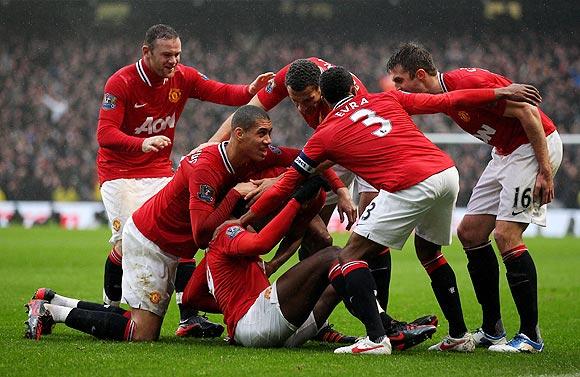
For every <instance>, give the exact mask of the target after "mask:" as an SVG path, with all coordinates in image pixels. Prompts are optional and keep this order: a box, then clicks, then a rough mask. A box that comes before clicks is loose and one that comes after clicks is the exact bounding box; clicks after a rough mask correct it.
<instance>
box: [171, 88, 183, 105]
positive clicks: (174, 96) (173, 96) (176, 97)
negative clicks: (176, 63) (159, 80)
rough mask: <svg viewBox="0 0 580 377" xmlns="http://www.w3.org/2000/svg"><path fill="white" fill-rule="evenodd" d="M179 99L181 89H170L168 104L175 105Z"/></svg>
mask: <svg viewBox="0 0 580 377" xmlns="http://www.w3.org/2000/svg"><path fill="white" fill-rule="evenodd" d="M180 98H181V89H178V88H171V90H170V91H169V102H173V103H176V102H177V101H179V99H180Z"/></svg>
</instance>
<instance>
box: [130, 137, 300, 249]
mask: <svg viewBox="0 0 580 377" xmlns="http://www.w3.org/2000/svg"><path fill="white" fill-rule="evenodd" d="M227 143H228V142H227V141H226V142H223V143H220V144H218V145H211V146H208V147H205V148H203V149H202V150H200V151H197V152H196V153H192V154H189V155H187V156H185V157H184V158H182V160H181V162H180V164H179V167H178V169H177V171H176V172H175V175H174V176H173V178H172V180H171V181H169V183H168V184H167V185H166V186H165V187H164V188H163V189H161V190H160V191H159V192H158V193H157V194H155V195H154V196H153V197H152V198H150V199H149V200H148V201H147V202H145V203H144V204H143V205H142V206H141V207H140V208H139V209H137V210H136V211H135V212H134V213H133V221H134V222H135V225H136V226H137V228H138V229H139V231H141V233H142V234H143V235H144V236H145V237H147V239H149V240H150V241H152V242H153V243H155V244H156V245H157V246H159V248H161V250H163V251H164V252H166V253H169V254H173V255H177V256H180V257H186V258H191V257H192V256H193V255H194V254H195V252H196V251H197V249H198V247H200V248H205V247H206V246H207V243H208V242H209V240H210V239H211V236H212V234H213V232H214V230H215V228H217V227H218V226H219V225H220V224H222V223H223V222H224V221H225V220H227V219H228V218H229V216H230V213H231V211H232V209H233V208H234V206H235V205H236V203H237V201H238V199H239V198H240V195H239V194H238V193H237V191H235V190H233V189H232V188H233V187H234V186H235V185H236V184H237V183H238V182H245V181H247V180H248V179H249V178H250V177H254V176H255V175H256V174H257V172H260V171H263V170H268V171H270V172H272V175H271V176H277V175H278V174H279V173H280V172H279V171H276V170H273V169H269V168H272V167H275V166H279V167H288V166H290V164H291V163H292V161H293V160H294V159H295V157H296V156H297V155H298V152H299V151H298V150H297V149H293V148H278V147H275V146H270V148H268V151H267V154H266V157H265V159H264V160H263V161H261V162H259V163H252V164H248V165H247V166H244V167H242V168H240V169H238V170H235V171H234V168H233V166H232V165H231V163H230V161H229V159H228V157H227V154H226V150H225V148H226V145H227ZM188 209H189V211H188Z"/></svg>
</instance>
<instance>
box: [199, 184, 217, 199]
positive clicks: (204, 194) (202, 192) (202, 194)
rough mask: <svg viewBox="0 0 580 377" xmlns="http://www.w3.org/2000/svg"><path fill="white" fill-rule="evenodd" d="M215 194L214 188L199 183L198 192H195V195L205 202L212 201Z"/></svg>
mask: <svg viewBox="0 0 580 377" xmlns="http://www.w3.org/2000/svg"><path fill="white" fill-rule="evenodd" d="M214 196H215V190H214V189H213V188H212V187H211V186H210V185H199V192H198V193H197V197H198V198H199V199H200V200H202V201H204V202H206V203H213V202H214V200H215V199H214Z"/></svg>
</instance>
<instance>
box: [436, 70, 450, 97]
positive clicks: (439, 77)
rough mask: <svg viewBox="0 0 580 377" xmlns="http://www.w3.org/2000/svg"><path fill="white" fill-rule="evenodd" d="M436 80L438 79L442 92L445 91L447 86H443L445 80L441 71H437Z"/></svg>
mask: <svg viewBox="0 0 580 377" xmlns="http://www.w3.org/2000/svg"><path fill="white" fill-rule="evenodd" d="M437 80H439V85H441V89H443V93H447V92H448V91H449V90H447V86H445V80H443V73H441V72H439V71H437Z"/></svg>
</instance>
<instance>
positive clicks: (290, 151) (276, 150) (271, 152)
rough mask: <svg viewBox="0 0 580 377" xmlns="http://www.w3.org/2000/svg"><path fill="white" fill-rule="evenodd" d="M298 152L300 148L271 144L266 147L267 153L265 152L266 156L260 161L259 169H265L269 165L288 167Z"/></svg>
mask: <svg viewBox="0 0 580 377" xmlns="http://www.w3.org/2000/svg"><path fill="white" fill-rule="evenodd" d="M298 154H300V149H296V148H288V147H277V146H275V145H271V144H270V146H269V148H268V153H267V154H266V158H265V159H264V161H261V162H260V163H259V164H260V169H259V170H263V169H267V168H270V167H275V166H279V167H285V168H287V167H289V166H290V165H292V162H293V161H294V159H295V158H296V157H297V156H298Z"/></svg>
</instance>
